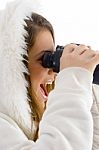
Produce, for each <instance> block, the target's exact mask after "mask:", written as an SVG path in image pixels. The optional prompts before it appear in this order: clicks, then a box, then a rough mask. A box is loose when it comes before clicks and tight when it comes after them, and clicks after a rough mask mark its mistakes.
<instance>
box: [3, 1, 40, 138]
mask: <svg viewBox="0 0 99 150" xmlns="http://www.w3.org/2000/svg"><path fill="white" fill-rule="evenodd" d="M38 7H39V8H38ZM40 11H41V5H39V3H38V1H37V0H16V1H13V2H10V3H9V4H8V5H7V6H6V9H5V10H2V11H1V12H0V112H1V113H4V114H6V115H8V116H10V117H11V118H12V119H13V120H15V122H17V124H18V125H19V126H20V128H22V129H23V131H24V133H25V134H26V135H27V136H28V137H29V136H30V133H31V119H30V108H29V105H28V103H27V88H26V87H27V82H26V80H25V78H24V75H23V73H24V72H27V69H26V68H25V66H24V64H23V63H22V60H23V57H22V55H24V54H26V51H25V48H26V43H25V42H24V35H26V34H27V33H26V31H25V29H24V25H25V22H24V19H25V18H26V17H27V16H29V17H30V16H31V13H32V12H36V13H40Z"/></svg>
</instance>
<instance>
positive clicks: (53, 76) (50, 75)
mask: <svg viewBox="0 0 99 150" xmlns="http://www.w3.org/2000/svg"><path fill="white" fill-rule="evenodd" d="M56 75H57V73H56V72H53V70H52V69H48V78H49V80H51V81H52V82H53V81H54V80H55V77H56Z"/></svg>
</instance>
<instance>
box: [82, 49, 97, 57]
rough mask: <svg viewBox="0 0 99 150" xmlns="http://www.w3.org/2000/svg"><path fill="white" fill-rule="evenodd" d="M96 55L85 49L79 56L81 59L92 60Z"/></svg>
mask: <svg viewBox="0 0 99 150" xmlns="http://www.w3.org/2000/svg"><path fill="white" fill-rule="evenodd" d="M95 55H96V52H95V51H93V50H90V49H87V50H86V51H84V52H83V53H82V54H81V57H82V58H84V59H92V58H93V57H94V56H95Z"/></svg>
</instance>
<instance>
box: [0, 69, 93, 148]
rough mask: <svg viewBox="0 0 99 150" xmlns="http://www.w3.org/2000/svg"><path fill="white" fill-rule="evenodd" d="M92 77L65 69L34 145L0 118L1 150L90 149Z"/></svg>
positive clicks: (81, 70)
mask: <svg viewBox="0 0 99 150" xmlns="http://www.w3.org/2000/svg"><path fill="white" fill-rule="evenodd" d="M91 106H92V74H91V73H90V72H88V71H87V70H85V69H83V68H76V67H74V68H67V69H64V70H62V71H61V72H60V73H59V74H58V76H57V78H56V86H55V89H54V90H53V91H52V92H51V93H50V95H49V100H48V103H47V109H46V111H45V113H44V115H43V118H42V121H41V123H40V126H39V139H38V140H37V141H36V142H35V143H34V142H33V141H31V140H28V139H27V138H26V137H25V135H24V134H23V133H22V131H21V130H20V129H19V130H18V129H16V128H15V127H14V126H13V125H11V122H10V123H9V122H8V121H7V120H5V119H3V118H1V119H0V149H2V150H41V149H42V150H92V140H93V120H92V116H91V112H90V109H91Z"/></svg>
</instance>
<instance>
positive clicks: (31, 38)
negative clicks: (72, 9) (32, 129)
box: [24, 13, 55, 141]
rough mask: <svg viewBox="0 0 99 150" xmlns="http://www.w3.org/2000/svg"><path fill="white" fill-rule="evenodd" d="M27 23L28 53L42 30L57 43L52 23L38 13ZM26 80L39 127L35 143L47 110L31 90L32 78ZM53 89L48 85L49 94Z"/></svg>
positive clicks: (33, 119) (32, 112)
mask: <svg viewBox="0 0 99 150" xmlns="http://www.w3.org/2000/svg"><path fill="white" fill-rule="evenodd" d="M25 22H26V26H25V27H24V28H25V29H26V31H27V33H28V36H26V37H25V42H26V44H27V53H28V52H29V51H30V50H31V48H32V47H33V45H34V43H35V40H36V36H37V34H38V32H40V31H41V30H42V29H43V30H44V29H47V30H49V31H50V33H51V35H52V38H53V41H54V42H55V40H54V31H53V27H52V25H51V24H50V22H48V21H47V20H46V19H45V18H44V17H43V16H41V15H39V14H36V13H32V15H31V18H27V19H25ZM24 58H25V59H24V64H25V65H26V67H27V68H28V57H27V56H24ZM25 78H26V80H27V81H28V88H27V91H28V93H27V94H28V102H29V105H30V108H31V120H32V121H34V122H35V123H36V126H37V131H36V133H35V135H34V139H33V140H34V141H36V139H37V138H38V130H39V122H40V120H41V118H42V115H43V113H44V110H45V108H46V103H45V108H43V107H42V105H41V101H40V100H39V99H38V97H37V95H36V94H35V92H34V91H33V90H32V89H31V81H30V76H29V75H27V74H25ZM53 88H54V82H53V83H52V85H49V84H48V85H46V89H47V91H48V92H50V91H51V90H52V89H53Z"/></svg>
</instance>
